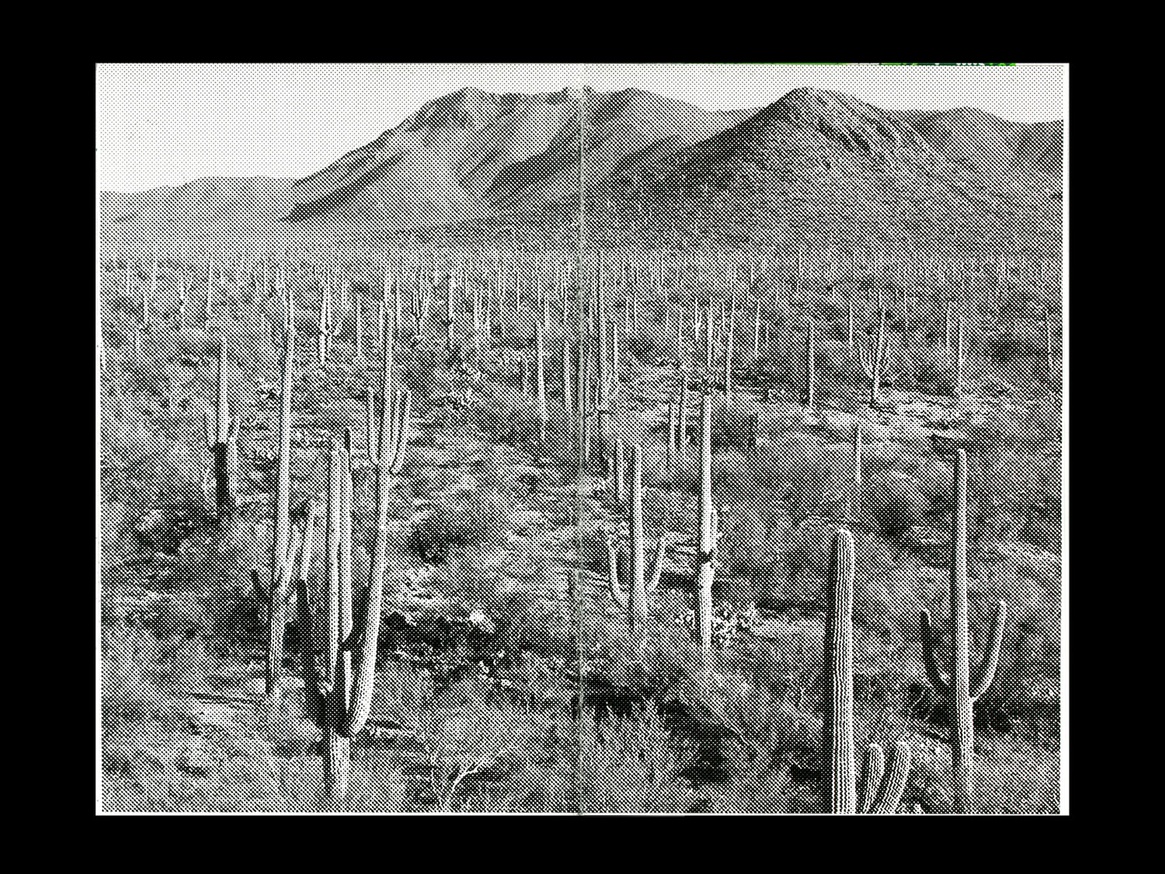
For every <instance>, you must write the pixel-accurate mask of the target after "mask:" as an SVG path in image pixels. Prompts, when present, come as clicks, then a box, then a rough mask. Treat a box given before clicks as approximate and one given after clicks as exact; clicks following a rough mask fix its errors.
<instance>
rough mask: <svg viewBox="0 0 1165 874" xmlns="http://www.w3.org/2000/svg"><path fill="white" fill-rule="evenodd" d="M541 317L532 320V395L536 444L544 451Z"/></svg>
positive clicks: (542, 333)
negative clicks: (535, 407)
mask: <svg viewBox="0 0 1165 874" xmlns="http://www.w3.org/2000/svg"><path fill="white" fill-rule="evenodd" d="M545 330H546V329H545V328H544V327H543V326H542V320H541V319H535V320H534V334H535V338H534V397H535V399H536V404H537V406H538V446H539V447H540V448H541V451H543V452H545V451H546V430H547V420H548V417H549V410H548V408H547V403H546V339H545Z"/></svg>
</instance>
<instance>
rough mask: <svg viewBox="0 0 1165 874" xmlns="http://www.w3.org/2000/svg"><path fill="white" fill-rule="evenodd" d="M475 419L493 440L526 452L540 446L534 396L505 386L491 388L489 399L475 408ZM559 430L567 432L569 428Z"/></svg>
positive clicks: (485, 399) (561, 432)
mask: <svg viewBox="0 0 1165 874" xmlns="http://www.w3.org/2000/svg"><path fill="white" fill-rule="evenodd" d="M472 418H473V422H474V424H475V425H476V426H477V427H478V428H480V429H481V430H482V431H483V432H484V433H486V434H487V435H489V437H490V438H491V439H492V440H495V441H497V442H499V443H504V444H505V445H507V446H515V447H519V448H523V449H530V448H533V447H536V446H537V443H538V405H537V399H536V398H535V397H534V396H533V395H524V394H522V393H520V392H518V391H516V390H515V389H513V388H511V387H509V386H505V385H494V386H491V387H490V391H489V394H488V396H487V397H485V398H483V399H482V400H481V402H480V403H478V404H475V405H474V407H473V417H472ZM558 430H559V433H560V434H564V433H565V428H561V429H558Z"/></svg>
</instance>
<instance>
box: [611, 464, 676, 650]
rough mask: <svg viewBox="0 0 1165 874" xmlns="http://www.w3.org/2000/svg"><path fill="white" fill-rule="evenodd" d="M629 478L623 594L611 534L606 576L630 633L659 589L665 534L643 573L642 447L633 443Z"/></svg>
mask: <svg viewBox="0 0 1165 874" xmlns="http://www.w3.org/2000/svg"><path fill="white" fill-rule="evenodd" d="M630 473H631V477H630V480H631V482H630V487H631V495H630V501H629V503H630V508H629V510H628V522H629V523H630V542H629V544H628V551H629V553H630V561H629V562H628V566H629V569H630V578H629V579H627V580H625V581H623V582H624V583H625V586H626V589H627V594H623V593H622V592H620V579H619V577H620V574H619V559H618V553H617V546H616V543H615V539H614V535H613V534H611V533H610V532H608V535H607V557H608V561H609V568H610V574H609V577H608V583H609V588H610V591H611V597H612V598H613V599H614V601H615V603H616V605H618V607H619V608H620V609H622V610H624V611H626V613H627V617H628V620H629V622H630V625H631V631H632V632H633V633H642V632H643V631H644V630H645V629H646V627H647V620H648V615H649V612H650V610H649V603H648V597H649V595H650V594H651V593H652V592H654V591H655V590H656V589H657V588H658V587H659V580H660V576H661V575H662V573H663V558H664V554H665V553H666V551H667V535H666V533H665V534H661V535H660V537H659V542H658V544H657V547H656V553H655V558H654V560H653V561H652V565H651V569H650V570H647V569H646V565H645V562H644V547H643V538H644V534H643V447H642V446H641V445H639V444H638V443H636V444H635V445H634V446H632V447H631V471H630Z"/></svg>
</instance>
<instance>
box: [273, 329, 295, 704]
mask: <svg viewBox="0 0 1165 874" xmlns="http://www.w3.org/2000/svg"><path fill="white" fill-rule="evenodd" d="M294 370H295V338H294V335H292V334H290V333H289V334H287V336H286V340H285V346H284V349H283V374H282V379H281V380H280V396H279V472H278V474H277V476H276V480H275V526H274V528H275V530H274V537H273V540H272V548H271V595H270V601H271V609H270V612H269V614H268V636H267V697H268V698H275V697H277V696H278V694H279V673H280V670H281V668H282V665H283V636H284V632H285V631H286V628H287V621H286V612H285V606H286V603H287V598H288V595H289V592H288V587H289V585H290V582H291V565H292V561H293V559H294V549H292V548H291V545H290V532H291V517H290V510H289V505H290V500H291V387H292V384H293V381H294Z"/></svg>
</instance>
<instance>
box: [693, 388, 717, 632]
mask: <svg viewBox="0 0 1165 874" xmlns="http://www.w3.org/2000/svg"><path fill="white" fill-rule="evenodd" d="M697 512H698V513H699V515H700V531H699V535H700V539H699V552H698V554H697V556H696V635H697V637H698V638H699V641H700V649H701V650H702V651H703V652H705V653H707V652H710V651H711V649H712V580H713V577H714V576H715V573H716V570H715V560H716V519H715V515H714V514H715V511H714V509H713V506H712V396H711V395H710V394H708V393H707V392H704V394H703V395H702V397H701V398H700V499H699V505H698V508H697Z"/></svg>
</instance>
